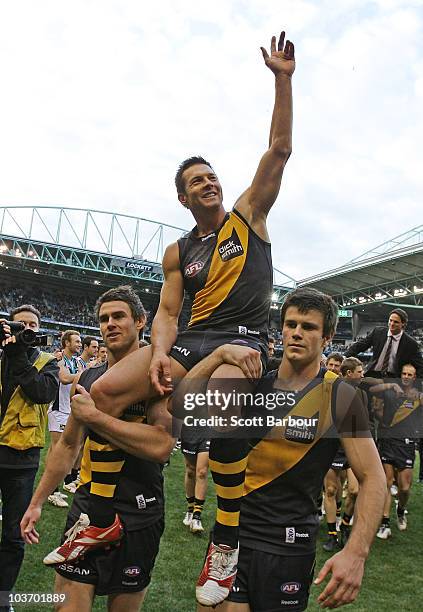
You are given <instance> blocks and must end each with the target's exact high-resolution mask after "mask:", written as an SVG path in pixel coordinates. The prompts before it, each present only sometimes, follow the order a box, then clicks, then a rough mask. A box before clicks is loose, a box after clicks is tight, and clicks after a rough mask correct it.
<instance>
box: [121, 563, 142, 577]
mask: <svg viewBox="0 0 423 612" xmlns="http://www.w3.org/2000/svg"><path fill="white" fill-rule="evenodd" d="M123 573H124V574H125V576H129V577H131V578H133V577H134V576H139V575H140V574H141V568H140V567H138V566H137V565H133V566H132V567H125V569H124V570H123Z"/></svg>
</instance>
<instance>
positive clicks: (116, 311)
mask: <svg viewBox="0 0 423 612" xmlns="http://www.w3.org/2000/svg"><path fill="white" fill-rule="evenodd" d="M99 322H100V331H101V335H102V336H103V340H104V344H105V345H106V347H107V349H108V350H109V351H110V352H111V353H112V354H113V353H116V352H117V353H119V352H121V351H123V350H126V349H127V348H129V347H130V346H131V345H132V344H134V343H136V344H137V346H138V333H139V331H140V330H141V329H142V328H143V327H144V323H145V321H134V319H133V316H132V312H131V309H130V307H129V306H128V304H127V303H126V302H122V301H120V300H115V301H113V302H106V303H105V304H102V305H101V306H100V312H99Z"/></svg>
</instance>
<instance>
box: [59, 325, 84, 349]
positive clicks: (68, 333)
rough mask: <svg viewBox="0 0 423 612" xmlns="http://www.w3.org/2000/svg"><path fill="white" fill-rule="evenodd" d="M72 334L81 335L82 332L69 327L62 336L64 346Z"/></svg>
mask: <svg viewBox="0 0 423 612" xmlns="http://www.w3.org/2000/svg"><path fill="white" fill-rule="evenodd" d="M72 336H81V334H80V333H79V331H76V329H67V330H66V331H64V332H63V334H62V337H61V338H60V342H61V344H62V348H65V347H66V342H70V339H71V337H72Z"/></svg>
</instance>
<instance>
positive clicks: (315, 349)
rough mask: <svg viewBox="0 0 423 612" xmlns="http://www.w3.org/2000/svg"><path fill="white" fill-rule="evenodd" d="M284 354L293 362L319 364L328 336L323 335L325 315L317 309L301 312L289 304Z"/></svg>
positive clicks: (283, 331)
mask: <svg viewBox="0 0 423 612" xmlns="http://www.w3.org/2000/svg"><path fill="white" fill-rule="evenodd" d="M282 337H283V346H284V356H285V355H286V358H287V359H288V361H290V362H291V363H292V364H298V365H304V366H306V365H309V364H311V363H313V362H315V363H316V365H318V364H319V363H320V358H321V355H322V350H323V347H324V346H325V344H326V341H327V340H328V339H327V338H324V337H323V315H322V313H321V312H319V311H317V310H309V311H308V312H306V313H304V312H299V310H298V309H297V308H296V306H289V308H288V309H287V311H286V313H285V319H284V322H283V327H282Z"/></svg>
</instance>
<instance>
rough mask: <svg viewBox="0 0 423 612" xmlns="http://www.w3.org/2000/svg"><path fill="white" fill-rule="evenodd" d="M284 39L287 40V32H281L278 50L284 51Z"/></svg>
mask: <svg viewBox="0 0 423 612" xmlns="http://www.w3.org/2000/svg"><path fill="white" fill-rule="evenodd" d="M284 40H285V32H281V35H280V36H279V41H278V51H283V43H284ZM287 43H288V41H287Z"/></svg>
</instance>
